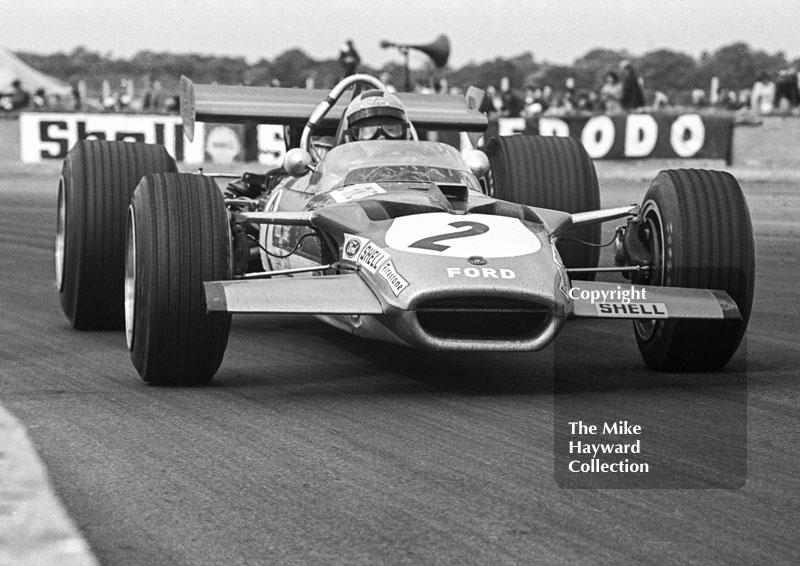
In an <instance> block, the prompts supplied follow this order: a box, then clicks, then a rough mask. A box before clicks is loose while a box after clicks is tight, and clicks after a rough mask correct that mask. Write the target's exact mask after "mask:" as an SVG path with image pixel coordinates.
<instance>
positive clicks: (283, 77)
mask: <svg viewBox="0 0 800 566" xmlns="http://www.w3.org/2000/svg"><path fill="white" fill-rule="evenodd" d="M17 55H18V56H19V57H20V58H21V59H23V60H24V61H25V62H26V63H28V64H29V65H31V66H32V67H34V68H36V69H38V70H40V71H42V72H44V73H47V74H49V75H52V76H54V77H57V78H59V79H62V80H64V81H67V82H70V83H73V84H74V83H77V81H79V80H84V81H86V84H87V86H88V89H89V94H90V95H92V94H96V93H97V92H99V90H100V88H101V85H102V83H103V81H109V82H110V83H111V84H119V81H121V80H123V79H131V78H133V79H134V80H140V79H141V78H143V77H148V78H149V79H151V80H159V81H161V83H162V84H163V85H164V88H165V90H166V91H168V92H170V91H172V92H174V91H177V88H178V79H179V78H180V76H181V75H187V76H188V77H191V78H192V80H194V81H195V82H198V83H211V82H217V83H220V84H251V85H269V84H278V83H279V84H280V85H281V86H288V87H305V86H307V85H308V84H313V85H314V86H315V87H317V88H330V87H331V86H333V85H334V84H335V83H336V81H337V80H338V79H339V77H340V74H341V70H340V68H339V65H338V63H337V61H336V60H335V59H330V60H322V61H316V60H314V59H312V58H310V57H309V56H308V55H306V54H305V53H304V52H303V51H302V50H300V49H296V48H295V49H289V50H287V51H285V52H284V53H282V54H280V55H278V56H277V57H276V58H275V59H273V60H271V61H270V60H268V59H261V60H259V61H257V62H256V63H252V64H251V63H248V62H247V61H246V60H245V58H244V57H230V56H215V55H200V54H196V53H190V54H177V53H156V52H153V51H141V52H139V53H137V54H135V55H134V56H133V57H132V58H130V59H123V58H115V57H113V56H112V55H111V54H101V53H99V52H93V51H90V50H88V49H87V48H86V47H77V48H75V49H74V50H73V51H72V52H71V53H60V52H59V53H54V54H50V55H41V54H35V53H25V52H22V53H17ZM623 60H628V61H631V62H632V63H633V65H634V67H635V68H636V69H637V70H638V72H639V75H640V76H641V77H642V79H643V80H644V82H645V85H646V88H647V89H648V90H649V91H653V90H660V91H662V92H665V93H667V94H669V95H670V96H671V97H672V96H677V94H678V93H685V92H688V91H691V90H692V89H697V88H700V89H707V88H708V87H709V84H710V82H711V78H712V77H718V78H719V81H720V86H721V87H723V88H726V89H745V88H750V87H751V86H752V85H753V82H754V81H755V80H756V78H757V77H758V76H759V75H760V74H761V73H767V74H768V75H770V76H776V75H777V73H778V71H779V70H781V69H784V68H787V67H789V66H791V65H794V66H795V67H797V68H798V69H800V59H795V60H794V61H789V60H787V58H786V55H785V54H784V53H783V52H782V51H779V52H777V53H774V54H769V53H766V52H764V51H762V50H756V49H753V48H751V47H750V46H749V45H747V44H746V43H743V42H737V43H733V44H731V45H726V46H723V47H720V48H719V49H717V50H715V51H712V52H707V53H703V54H702V55H701V56H700V57H699V58H694V57H692V56H691V55H688V54H686V53H682V52H680V51H674V50H671V49H658V50H655V51H650V52H647V53H644V54H643V55H639V56H636V55H632V54H631V53H629V52H627V51H614V50H610V49H603V48H597V49H592V50H591V51H589V52H588V53H586V54H584V55H582V56H581V57H579V58H577V59H576V60H575V61H574V62H573V63H572V64H570V65H564V64H558V65H556V64H552V63H548V62H546V61H541V62H540V61H536V60H535V58H534V55H533V53H532V52H530V51H528V52H525V53H522V54H520V55H517V56H513V57H508V58H497V59H494V60H487V61H484V62H481V63H475V62H471V63H469V64H467V65H464V66H463V67H461V68H458V69H454V68H446V69H444V70H443V71H437V72H436V78H439V79H441V78H444V79H446V80H447V83H448V85H449V86H450V87H454V86H455V87H460V88H462V89H463V88H466V87H467V86H469V85H476V86H480V87H486V86H488V85H495V86H498V85H499V84H500V81H501V79H502V78H503V77H507V78H508V79H509V82H510V84H511V87H512V88H515V89H522V88H523V87H525V86H526V85H540V86H542V85H545V84H549V85H552V86H554V87H557V88H562V87H563V85H564V84H565V82H566V79H567V78H571V79H573V81H574V84H575V88H576V89H596V88H597V87H599V85H600V84H602V80H603V76H604V75H605V74H606V72H608V71H609V70H611V69H617V68H618V67H619V64H620V62H622V61H623ZM361 71H362V72H368V73H372V74H375V75H379V74H381V73H382V72H386V73H388V75H389V77H390V78H391V80H392V81H393V83H394V84H395V85H402V84H403V68H402V66H401V65H398V64H396V63H389V64H387V65H385V66H384V67H382V68H373V67H370V66H368V65H362V68H361ZM431 76H432V73H431V72H430V71H428V70H415V71H413V72H412V84H413V83H415V82H417V81H421V82H428V81H429V80H430V78H431Z"/></svg>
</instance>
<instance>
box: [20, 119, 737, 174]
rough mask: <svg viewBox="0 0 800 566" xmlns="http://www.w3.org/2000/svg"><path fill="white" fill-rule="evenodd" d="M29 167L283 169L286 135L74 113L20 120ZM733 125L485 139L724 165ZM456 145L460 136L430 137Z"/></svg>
mask: <svg viewBox="0 0 800 566" xmlns="http://www.w3.org/2000/svg"><path fill="white" fill-rule="evenodd" d="M19 127H20V152H21V156H20V157H21V159H22V161H23V162H26V163H32V162H38V161H45V160H49V159H56V160H61V159H63V158H64V157H65V156H66V154H67V151H68V150H69V148H70V147H72V145H74V144H75V142H76V141H78V140H79V139H85V138H90V137H94V138H100V139H106V140H127V141H139V142H146V143H159V144H162V145H164V146H166V148H167V151H169V153H170V154H171V155H172V156H173V157H175V159H176V160H177V161H179V162H184V163H190V164H191V163H208V162H211V163H230V162H233V161H241V162H245V161H247V162H255V161H257V162H259V163H260V164H262V165H265V166H267V167H277V166H279V165H280V164H281V161H282V158H283V153H284V137H283V128H282V127H281V126H274V125H257V126H256V125H241V124H236V125H230V124H205V123H202V122H199V123H197V125H196V127H195V135H194V140H193V141H191V142H190V141H189V140H187V139H186V138H185V137H184V135H183V127H182V124H181V118H180V117H179V116H164V115H143V114H135V115H133V114H75V113H41V112H23V113H22V114H20V118H19ZM733 131H734V120H733V117H732V116H730V115H703V114H692V113H682V114H677V113H676V114H668V113H658V114H619V115H613V116H606V115H598V116H564V117H541V118H500V119H497V120H492V121H491V122H490V124H489V128H488V129H487V131H486V134H485V135H484V138H485V139H490V138H491V137H492V136H494V135H513V134H516V133H526V134H536V133H539V134H541V135H557V136H572V137H575V138H577V139H579V140H581V142H582V143H583V145H584V147H585V148H586V150H587V152H588V153H589V155H590V156H591V157H592V158H594V159H644V158H687V159H689V158H693V159H724V160H725V161H726V162H727V163H728V164H730V163H731V161H732V156H733ZM427 137H428V139H434V138H435V139H439V140H440V141H444V142H446V143H451V144H452V145H455V146H458V144H459V138H458V134H457V133H453V132H443V133H438V134H436V133H429V134H428V135H427Z"/></svg>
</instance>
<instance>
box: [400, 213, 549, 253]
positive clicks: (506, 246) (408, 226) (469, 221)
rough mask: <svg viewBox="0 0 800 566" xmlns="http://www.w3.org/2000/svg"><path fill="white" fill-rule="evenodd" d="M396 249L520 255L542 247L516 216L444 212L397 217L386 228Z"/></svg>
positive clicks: (421, 251)
mask: <svg viewBox="0 0 800 566" xmlns="http://www.w3.org/2000/svg"><path fill="white" fill-rule="evenodd" d="M386 245H387V246H388V247H390V248H393V249H395V250H399V251H403V252H410V253H417V254H426V255H434V256H440V257H464V258H467V257H471V256H474V255H479V256H483V257H487V258H490V257H517V256H521V255H527V254H532V253H534V252H537V251H539V249H540V248H541V247H542V244H541V242H540V241H539V238H537V237H536V235H535V234H534V233H533V232H531V231H530V230H528V229H527V228H526V227H525V225H524V224H522V222H520V221H519V220H517V219H516V218H509V217H506V216H490V215H487V214H469V215H465V216H455V215H453V214H447V213H444V212H432V213H429V214H415V215H412V216H401V217H400V218H395V219H394V222H392V225H391V226H390V227H389V229H388V230H387V231H386Z"/></svg>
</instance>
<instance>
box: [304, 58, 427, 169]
mask: <svg viewBox="0 0 800 566" xmlns="http://www.w3.org/2000/svg"><path fill="white" fill-rule="evenodd" d="M359 83H361V84H366V85H368V86H371V87H373V88H377V89H380V90H386V85H384V84H383V83H382V82H381V81H379V80H378V79H376V78H375V77H373V76H371V75H365V74H357V75H350V76H349V77H345V78H343V79H342V80H341V81H339V83H338V84H337V85H336V86H335V87H333V88H332V89H331V92H330V93H329V94H328V96H327V97H325V100H323V101H322V102H320V103H319V104H318V105H317V107H316V108H314V111H313V112H312V113H311V116H310V117H309V118H308V122H306V125H305V126H304V127H303V133H302V135H301V136H300V148H301V149H304V150H305V151H307V152H308V153H310V154H312V155H313V156H314V158H315V160H316V161H319V159H318V158H317V157H318V156H317V152H316V150H315V149H314V147H313V146H312V145H311V135H312V134H313V133H314V130H316V129H317V126H318V125H319V124H320V122H322V119H323V118H325V116H327V115H328V112H330V109H331V108H333V107H334V106H335V105H336V103H337V102H338V101H339V99H340V98H341V96H342V94H344V92H345V91H346V90H347V89H348V88H350V87H351V86H353V85H355V84H359ZM353 94H354V95H355V91H354V92H353ZM409 126H410V125H409ZM409 129H410V131H411V135H412V137H413V138H414V139H417V132H416V130H414V127H413V126H410V128H409Z"/></svg>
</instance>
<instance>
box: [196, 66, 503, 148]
mask: <svg viewBox="0 0 800 566" xmlns="http://www.w3.org/2000/svg"><path fill="white" fill-rule="evenodd" d="M329 92H330V91H328V90H323V89H301V88H280V87H261V86H227V85H201V84H194V83H193V82H192V81H191V80H190V79H189V78H187V77H185V76H184V77H181V118H182V119H183V130H184V132H185V133H186V137H187V138H189V140H191V139H193V138H194V124H195V122H221V123H226V124H239V123H256V124H279V125H283V126H288V127H290V128H302V127H303V126H304V125H305V124H306V122H307V121H308V118H309V117H310V116H311V113H312V112H313V111H314V109H315V108H316V107H317V106H318V105H319V103H320V102H322V101H323V100H325V98H326V97H327V96H328V94H329ZM483 95H484V92H483V91H482V90H480V89H477V88H474V87H470V89H469V90H468V91H467V94H466V96H463V95H451V94H415V93H397V96H398V97H399V98H400V100H401V101H402V102H403V104H404V105H405V107H406V113H407V114H408V119H409V120H410V121H411V123H412V124H414V127H415V128H416V129H417V130H436V131H456V132H483V131H485V130H486V126H487V124H488V121H487V119H486V116H485V115H483V114H482V113H481V112H479V111H478V108H479V105H480V103H481V101H482V100H483ZM348 102H349V97H348V96H347V95H345V96H342V98H341V99H340V100H339V102H338V103H337V104H336V106H334V107H333V108H332V109H331V110H330V112H328V115H327V116H325V118H324V119H323V120H322V123H321V124H320V125H319V126H320V129H323V130H334V131H335V129H336V126H338V124H339V120H340V119H341V117H342V115H343V114H344V110H345V108H346V107H347V103H348Z"/></svg>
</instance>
